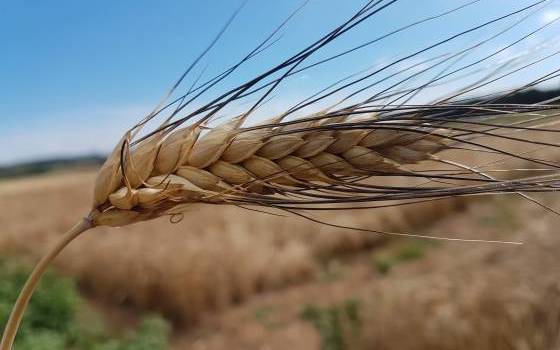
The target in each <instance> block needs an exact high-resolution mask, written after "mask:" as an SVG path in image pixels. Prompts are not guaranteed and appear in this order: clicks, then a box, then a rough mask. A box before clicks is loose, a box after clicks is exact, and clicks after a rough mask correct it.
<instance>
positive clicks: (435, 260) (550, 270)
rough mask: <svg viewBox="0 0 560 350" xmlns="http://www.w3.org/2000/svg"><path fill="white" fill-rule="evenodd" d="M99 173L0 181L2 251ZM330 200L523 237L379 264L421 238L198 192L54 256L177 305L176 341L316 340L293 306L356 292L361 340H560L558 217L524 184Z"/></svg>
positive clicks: (118, 296)
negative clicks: (173, 213) (416, 197)
mask: <svg viewBox="0 0 560 350" xmlns="http://www.w3.org/2000/svg"><path fill="white" fill-rule="evenodd" d="M93 178H94V172H92V171H76V172H68V173H55V174H52V175H46V176H42V177H36V178H28V179H20V180H13V181H7V182H3V183H2V184H1V186H0V193H1V196H0V198H1V200H0V206H1V207H2V208H3V210H2V214H1V215H2V216H1V218H0V222H2V235H0V249H1V252H2V255H4V254H8V255H15V256H17V257H18V258H20V259H21V258H22V257H23V258H24V259H27V260H28V261H29V262H33V261H35V260H36V259H37V258H38V257H39V256H40V255H41V254H42V252H44V251H45V249H46V247H47V246H48V245H49V243H50V242H51V241H53V240H55V239H56V237H57V236H58V235H59V234H60V232H62V231H63V230H64V228H65V227H67V226H68V225H70V224H71V223H72V222H73V220H74V219H75V217H76V216H78V215H81V214H83V212H84V211H85V209H87V207H88V205H89V198H90V195H91V194H90V193H88V186H84V185H86V184H88V183H90V182H91V181H93ZM542 200H543V201H545V203H547V204H549V205H554V204H556V203H557V201H556V200H555V199H554V198H553V197H552V196H549V197H544V198H543V199H542ZM38 211H39V212H41V215H36V213H37V212H38ZM336 215H337V216H339V217H338V218H337V222H344V223H347V224H352V225H355V226H360V227H375V228H384V229H387V230H389V229H390V230H410V229H411V228H414V230H416V232H417V231H422V230H426V231H429V232H432V233H438V234H442V235H448V236H451V237H455V236H457V237H462V238H474V237H476V238H500V239H504V240H509V239H514V240H522V241H524V243H525V244H524V245H522V246H508V245H505V246H504V245H497V244H482V245H472V243H460V242H457V243H455V242H450V243H437V244H433V243H429V242H428V243H427V244H425V242H424V241H420V242H421V243H420V244H421V246H422V247H424V245H426V247H427V248H422V251H424V249H425V250H426V252H425V254H424V253H422V257H421V258H420V259H418V260H414V261H411V262H407V263H402V264H400V263H399V264H397V265H396V266H395V267H394V268H392V270H391V272H390V273H389V274H387V275H384V274H382V273H381V272H380V271H381V270H380V269H379V267H380V266H378V265H379V263H378V262H376V261H377V260H376V259H378V257H381V258H383V256H391V254H393V253H391V252H393V251H395V249H397V250H398V249H400V248H399V247H400V246H402V245H405V246H406V245H410V244H416V243H414V242H417V241H416V240H412V241H411V240H410V239H404V240H403V239H397V240H395V239H392V238H389V237H388V236H383V235H368V234H364V233H358V232H352V231H347V230H340V229H334V228H329V227H326V226H323V225H319V224H314V223H311V222H309V221H304V220H297V219H296V220H294V219H293V218H290V219H286V218H278V217H272V216H270V215H266V214H259V213H254V212H247V211H244V210H242V209H238V208H225V207H220V208H219V209H218V210H216V209H213V208H204V207H201V208H199V209H196V210H194V211H192V212H189V213H188V214H187V215H186V216H185V218H184V219H183V221H181V222H180V223H177V224H171V223H169V222H168V221H167V220H164V219H159V220H155V221H151V222H147V223H142V224H136V225H132V226H129V227H124V228H121V229H112V230H109V229H103V228H96V229H95V230H93V231H91V232H89V233H88V234H87V235H84V236H83V237H80V238H79V239H78V240H76V241H75V242H73V243H72V245H70V246H69V247H68V249H67V250H66V251H65V252H64V253H63V254H62V255H61V256H60V257H59V258H57V260H56V261H55V268H56V269H57V270H59V271H61V272H63V273H64V274H68V275H71V276H75V277H76V278H77V279H78V281H79V284H80V287H81V289H82V290H83V292H84V293H85V294H86V295H88V296H90V297H91V298H95V299H97V300H103V302H104V303H106V304H107V305H109V308H111V309H116V310H128V311H126V312H129V311H131V310H133V311H135V312H138V311H142V310H144V311H145V310H156V311H160V312H163V313H164V314H165V315H166V316H167V317H169V318H170V319H171V320H173V321H175V324H176V332H175V335H174V337H173V346H174V348H176V349H187V348H188V349H191V348H195V349H223V348H226V347H227V348H232V349H260V348H263V347H266V348H272V349H282V348H285V347H284V346H285V345H286V344H290V347H292V348H294V349H310V348H311V349H312V348H319V347H320V344H321V337H320V334H321V333H320V332H319V331H318V330H317V329H316V328H315V327H314V326H313V324H312V323H310V322H308V321H306V320H303V319H302V318H301V311H302V309H303V308H305V306H306V305H310V304H314V305H315V304H316V305H335V304H337V303H343V302H344V301H345V300H348V299H352V300H353V299H357V300H360V313H361V317H362V318H363V321H362V322H363V325H362V326H361V328H360V336H353V337H352V339H355V340H356V341H357V342H359V344H358V343H356V344H354V345H355V346H356V347H358V346H359V347H360V348H361V347H363V348H366V349H367V348H370V346H372V345H375V346H376V347H378V348H387V346H388V344H391V347H388V348H399V349H408V348H410V349H412V348H415V349H418V348H425V349H449V348H456V349H461V348H464V349H469V348H471V349H472V348H481V349H510V348H515V349H525V348H535V349H540V348H549V346H551V345H550V344H553V342H554V341H555V339H556V338H555V334H556V332H555V330H556V329H557V321H556V320H557V319H558V316H557V315H558V314H557V312H558V311H559V307H558V305H556V303H555V300H556V299H557V293H558V292H559V285H558V283H557V281H558V277H559V276H558V273H559V272H560V270H559V268H560V264H558V263H557V261H555V258H554V257H555V254H554V252H555V250H556V249H557V245H558V244H560V242H559V240H558V239H557V237H555V234H554V233H555V232H554V230H553V227H554V221H555V220H557V219H556V217H555V216H554V215H550V214H549V213H547V212H544V211H543V210H542V208H539V207H537V206H535V205H534V204H531V203H528V202H526V201H522V200H519V199H516V200H511V199H505V198H504V199H496V200H493V201H480V200H465V199H455V200H453V201H438V202H433V203H426V204H421V205H420V204H419V205H416V206H415V207H402V208H399V207H396V208H388V209H380V210H378V211H374V212H371V211H355V212H351V213H344V214H341V212H337V213H336ZM411 242H413V243H411ZM350 253H351V254H350ZM424 255H425V256H424ZM399 314H406V315H407V317H404V318H403V317H396V315H399ZM403 333H412V334H414V335H415V336H414V338H408V337H402V336H401V335H402V334H403ZM393 346H394V347H393Z"/></svg>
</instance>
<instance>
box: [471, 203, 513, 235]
mask: <svg viewBox="0 0 560 350" xmlns="http://www.w3.org/2000/svg"><path fill="white" fill-rule="evenodd" d="M493 203H494V208H495V210H493V211H492V212H490V213H486V214H485V215H484V216H482V217H481V218H480V219H479V224H480V225H482V226H485V227H491V228H496V229H500V230H501V231H503V232H511V231H515V230H517V229H519V227H520V226H521V223H520V222H519V219H518V217H517V213H516V210H515V207H514V203H513V202H512V201H511V199H509V198H508V199H506V198H503V197H501V198H495V199H493Z"/></svg>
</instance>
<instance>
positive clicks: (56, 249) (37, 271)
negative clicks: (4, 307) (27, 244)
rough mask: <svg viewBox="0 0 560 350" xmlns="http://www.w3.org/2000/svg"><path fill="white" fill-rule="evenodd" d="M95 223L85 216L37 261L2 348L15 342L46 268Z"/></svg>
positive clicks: (2, 349)
mask: <svg viewBox="0 0 560 350" xmlns="http://www.w3.org/2000/svg"><path fill="white" fill-rule="evenodd" d="M92 227H93V224H92V222H91V220H89V219H87V218H84V219H83V220H81V221H80V222H78V223H77V224H76V225H74V226H73V227H72V228H71V229H70V230H68V231H67V232H66V233H65V234H64V235H63V236H62V237H61V239H60V240H59V241H58V242H57V243H56V244H55V245H54V246H53V247H52V248H51V249H50V250H49V252H48V253H47V254H46V255H45V256H43V258H42V259H41V260H40V261H39V262H38V263H37V265H36V266H35V268H34V269H33V271H32V273H31V275H30V276H29V278H28V279H27V281H26V282H25V285H24V286H23V289H22V290H21V292H20V294H19V297H18V299H17V301H16V303H15V305H14V307H13V309H12V313H11V314H10V318H9V319H8V322H7V324H6V328H5V329H4V333H3V335H2V342H0V350H11V348H12V345H13V343H14V340H15V337H16V334H17V331H18V329H19V325H20V323H21V320H22V318H23V314H24V312H25V309H26V308H27V304H28V303H29V300H30V299H31V296H32V295H33V292H34V291H35V288H36V287H37V285H38V284H39V281H40V280H41V277H42V276H43V274H44V273H45V270H46V269H47V267H48V266H49V264H50V262H51V261H52V260H53V259H54V258H55V257H56V256H57V255H58V254H59V253H60V252H61V251H62V249H64V247H66V246H67V245H68V244H69V243H70V242H71V241H72V240H73V239H74V238H76V237H78V236H79V235H80V234H81V233H83V232H84V231H87V230H88V229H90V228H92Z"/></svg>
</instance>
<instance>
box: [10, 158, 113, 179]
mask: <svg viewBox="0 0 560 350" xmlns="http://www.w3.org/2000/svg"><path fill="white" fill-rule="evenodd" d="M105 158H106V157H105V156H103V155H87V156H80V157H70V158H53V159H46V160H39V161H31V162H25V163H18V164H13V165H8V166H0V179H8V178H15V177H21V176H29V175H37V174H43V173H47V172H50V171H53V170H61V169H70V168H77V167H87V166H100V165H101V164H103V162H104V161H105Z"/></svg>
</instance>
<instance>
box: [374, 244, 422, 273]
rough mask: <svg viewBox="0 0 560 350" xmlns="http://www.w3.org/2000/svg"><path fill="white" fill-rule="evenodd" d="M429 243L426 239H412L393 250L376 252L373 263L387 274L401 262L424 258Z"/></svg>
mask: <svg viewBox="0 0 560 350" xmlns="http://www.w3.org/2000/svg"><path fill="white" fill-rule="evenodd" d="M427 244H428V243H426V242H424V241H412V242H410V243H407V244H405V245H402V246H400V247H399V248H398V249H394V250H393V251H391V252H387V253H376V254H374V255H373V256H372V263H373V265H374V267H375V270H376V271H377V272H379V273H380V274H382V275H386V274H388V273H389V272H391V269H392V268H393V267H394V266H396V265H398V264H400V263H403V262H408V261H414V260H418V259H421V258H423V257H424V255H425V254H426V248H427Z"/></svg>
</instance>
